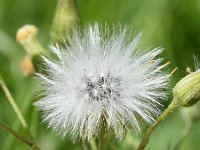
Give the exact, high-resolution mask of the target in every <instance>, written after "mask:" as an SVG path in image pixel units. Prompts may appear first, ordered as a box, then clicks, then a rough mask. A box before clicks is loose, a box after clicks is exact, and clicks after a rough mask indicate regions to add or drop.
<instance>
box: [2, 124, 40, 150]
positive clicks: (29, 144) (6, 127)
mask: <svg viewBox="0 0 200 150" xmlns="http://www.w3.org/2000/svg"><path fill="white" fill-rule="evenodd" d="M0 128H2V129H4V130H5V131H7V132H8V133H10V134H12V135H13V136H14V137H16V138H17V139H18V140H19V141H21V142H22V143H24V144H26V145H28V146H29V147H31V148H32V149H33V150H39V148H38V146H37V145H36V144H35V143H33V142H31V141H29V140H27V139H26V138H24V137H22V136H21V135H19V134H18V133H17V132H15V131H14V130H12V129H11V128H9V127H8V126H6V125H5V124H3V123H2V122H0Z"/></svg>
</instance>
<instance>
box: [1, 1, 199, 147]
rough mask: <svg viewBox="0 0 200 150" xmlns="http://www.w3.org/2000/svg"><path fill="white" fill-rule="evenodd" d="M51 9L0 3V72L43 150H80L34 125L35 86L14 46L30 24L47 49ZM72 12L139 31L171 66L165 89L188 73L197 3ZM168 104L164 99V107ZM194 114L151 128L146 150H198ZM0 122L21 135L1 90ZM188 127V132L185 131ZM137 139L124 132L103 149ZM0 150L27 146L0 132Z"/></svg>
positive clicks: (92, 4)
mask: <svg viewBox="0 0 200 150" xmlns="http://www.w3.org/2000/svg"><path fill="white" fill-rule="evenodd" d="M56 4H57V0H52V1H50V0H42V1H41V0H28V1H26V0H0V73H1V75H2V76H3V78H4V79H5V82H6V84H7V85H8V87H9V89H10V90H11V92H12V94H13V96H14V98H15V99H16V101H17V104H18V105H19V107H20V108H21V109H22V112H23V114H24V115H25V117H26V120H27V122H28V124H29V126H30V127H31V130H32V132H33V134H34V136H35V137H37V139H38V142H39V144H40V146H41V147H42V148H43V149H44V150H61V149H62V150H63V149H82V146H81V144H76V145H73V144H72V143H71V142H70V141H69V140H67V139H65V140H61V139H60V138H59V137H58V136H56V134H52V132H51V130H49V129H47V127H46V125H45V124H41V123H40V118H39V113H38V112H37V111H36V110H35V108H34V107H33V106H32V102H33V101H34V97H35V96H34V91H35V90H36V89H35V88H36V84H37V82H36V81H35V80H34V79H33V78H30V77H26V76H24V75H23V74H22V71H21V69H20V62H21V60H22V58H23V57H24V55H25V52H24V50H23V48H22V47H21V46H20V45H19V44H17V43H16V40H15V35H16V31H17V29H18V28H20V27H21V26H22V25H24V24H27V23H28V24H34V25H36V26H37V27H38V28H39V30H40V34H39V40H40V41H41V42H42V44H43V45H44V46H46V47H47V46H48V43H49V41H48V40H47V39H48V36H49V30H50V28H51V22H52V19H53V14H54V12H55V8H56ZM77 7H78V12H79V15H80V19H81V23H82V24H88V23H94V22H100V23H104V22H107V24H119V23H120V24H122V25H128V26H131V27H132V28H133V30H134V33H137V32H139V31H143V32H144V34H143V41H142V45H141V46H142V47H144V48H149V47H150V48H151V47H157V46H162V47H164V48H165V51H164V53H163V54H162V57H164V58H165V61H171V62H172V65H171V66H170V67H169V71H170V70H172V69H174V68H175V67H178V68H179V71H177V72H176V73H175V74H174V75H173V81H172V83H171V87H173V86H174V84H175V83H176V81H178V80H179V79H180V78H182V77H184V76H185V75H186V74H187V73H186V71H185V69H186V67H187V66H189V67H191V68H194V61H193V54H195V55H199V54H200V1H199V0H190V1H188V0H77ZM170 101H171V99H170V98H169V100H167V101H166V105H167V103H169V102H170ZM198 111H199V112H200V106H199V109H198V106H196V107H195V108H192V109H190V112H188V111H187V112H185V111H184V112H183V110H179V111H176V112H175V113H173V115H172V116H170V118H168V119H167V120H166V121H165V122H164V123H162V124H161V125H160V126H159V127H158V128H157V129H156V131H155V133H154V134H153V136H152V138H151V140H150V143H149V144H148V146H147V148H146V149H147V150H155V149H162V150H169V149H181V150H193V149H200V142H199V140H198V139H199V136H200V119H199V116H198V115H199V114H198ZM191 112H194V113H191ZM191 114H192V115H191ZM0 121H2V122H4V123H6V124H7V125H8V126H10V127H12V128H13V129H15V130H16V131H18V132H19V133H21V134H23V130H22V127H21V124H20V123H19V121H18V119H17V118H16V115H15V113H14V111H13V110H12V108H11V106H10V105H9V103H8V101H7V100H6V98H5V96H4V94H3V92H2V90H0ZM190 123H191V126H192V127H191V129H189V130H187V129H188V128H187V127H188V126H189V125H190ZM187 131H188V134H187ZM140 137H141V135H140V134H138V133H129V134H128V136H127V138H126V139H125V141H124V142H123V143H122V144H120V145H119V146H117V145H116V144H117V142H116V141H115V140H111V142H112V143H111V144H110V145H108V146H107V147H108V149H111V148H113V149H116V147H115V146H117V148H118V149H124V150H128V149H133V147H134V146H135V145H137V144H138V142H139V139H140ZM0 149H2V150H18V149H19V150H23V149H28V147H27V146H25V145H23V144H21V143H20V142H19V141H18V140H16V139H15V138H14V137H12V136H11V135H8V134H7V133H6V132H5V131H2V130H0Z"/></svg>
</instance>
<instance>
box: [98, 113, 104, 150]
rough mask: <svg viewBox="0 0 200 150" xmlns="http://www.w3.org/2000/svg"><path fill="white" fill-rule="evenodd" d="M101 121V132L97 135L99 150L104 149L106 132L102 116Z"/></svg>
mask: <svg viewBox="0 0 200 150" xmlns="http://www.w3.org/2000/svg"><path fill="white" fill-rule="evenodd" d="M101 120H102V122H101V130H100V133H99V145H98V148H99V150H103V149H104V144H105V143H104V142H105V130H106V118H105V117H104V116H102V118H101Z"/></svg>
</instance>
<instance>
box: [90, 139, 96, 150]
mask: <svg viewBox="0 0 200 150" xmlns="http://www.w3.org/2000/svg"><path fill="white" fill-rule="evenodd" d="M90 146H91V149H92V150H97V145H96V143H95V140H94V139H91V140H90Z"/></svg>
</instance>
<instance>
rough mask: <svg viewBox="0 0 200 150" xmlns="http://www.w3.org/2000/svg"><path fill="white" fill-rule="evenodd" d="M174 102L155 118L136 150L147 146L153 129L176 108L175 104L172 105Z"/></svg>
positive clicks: (141, 149)
mask: <svg viewBox="0 0 200 150" xmlns="http://www.w3.org/2000/svg"><path fill="white" fill-rule="evenodd" d="M174 101H175V100H173V101H172V102H171V104H170V105H169V106H168V107H167V109H165V111H164V112H163V113H162V114H161V115H160V116H159V117H158V118H157V120H156V121H155V123H154V124H152V125H151V126H150V127H149V128H148V130H147V132H146V133H145V135H144V137H143V139H142V141H141V143H140V145H139V147H138V150H143V149H144V148H145V147H146V145H147V144H148V141H149V139H150V136H151V134H152V132H153V131H154V129H155V128H156V127H157V126H158V125H159V124H160V123H161V122H162V121H164V120H165V119H166V118H167V117H168V116H169V115H170V114H171V113H172V111H173V110H174V109H175V108H177V107H178V105H177V104H176V103H174Z"/></svg>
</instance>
